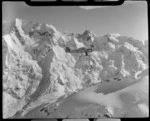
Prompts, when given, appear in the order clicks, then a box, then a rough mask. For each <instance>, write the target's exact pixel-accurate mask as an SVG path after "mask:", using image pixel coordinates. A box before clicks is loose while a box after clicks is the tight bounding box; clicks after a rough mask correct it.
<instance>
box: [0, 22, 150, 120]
mask: <svg viewBox="0 0 150 121" xmlns="http://www.w3.org/2000/svg"><path fill="white" fill-rule="evenodd" d="M3 29H5V27H4V28H3ZM9 30H11V31H10V32H6V33H7V34H4V35H3V37H2V38H3V43H6V45H3V50H6V51H5V52H4V53H3V57H5V63H4V65H3V66H4V68H3V87H4V88H3V93H4V95H3V97H4V98H3V102H5V105H4V106H3V110H4V113H3V117H5V118H8V117H12V116H14V115H15V114H16V113H17V112H18V111H22V110H24V113H22V115H24V114H26V113H27V112H29V111H30V110H31V109H33V108H34V107H36V106H37V105H41V104H43V103H48V104H50V105H51V103H49V102H55V101H57V99H58V98H59V97H61V96H65V97H67V96H68V95H70V94H73V93H75V92H79V91H80V90H83V89H86V88H88V87H90V86H93V85H96V84H99V83H103V82H108V83H109V82H116V81H122V82H128V83H129V85H130V83H133V82H138V80H139V79H142V78H143V77H144V76H146V75H148V68H149V64H148V50H147V49H148V47H147V45H144V44H141V43H142V42H140V41H137V40H134V39H131V38H130V37H126V36H122V35H120V34H108V35H104V36H102V37H98V36H96V35H95V34H94V33H93V32H91V31H89V30H86V31H85V32H83V33H82V34H77V33H65V34H63V33H61V32H59V31H58V30H57V29H56V28H55V27H54V26H53V25H48V24H38V23H32V22H27V21H24V20H20V19H15V22H14V26H12V28H10V29H9ZM66 47H70V49H71V50H78V49H80V48H81V47H85V48H87V49H92V52H88V55H87V56H86V55H85V54H84V53H81V52H78V53H67V52H66V51H65V49H66ZM145 48H147V49H145ZM147 83H148V81H145V80H143V81H141V82H139V83H137V84H135V85H132V86H129V87H126V88H125V89H120V90H119V91H117V92H115V93H109V94H107V95H103V94H96V93H93V92H88V90H87V92H88V93H87V92H86V93H84V95H82V94H81V96H83V97H84V98H82V100H86V101H89V102H93V103H97V104H101V105H105V106H106V107H107V108H108V109H107V110H109V112H110V113H111V114H112V115H115V111H114V110H115V109H114V108H124V104H123V102H122V101H121V99H119V95H121V94H122V93H131V92H130V91H132V92H134V93H135V92H136V91H137V92H138V91H139V85H141V86H143V87H142V88H140V89H141V90H142V91H144V92H146V91H147V90H148V89H147V87H146V84H147ZM106 88H107V86H106ZM144 88H145V89H146V90H145V89H144ZM81 93H82V92H81ZM146 93H147V92H146ZM6 97H8V98H6ZM95 98H97V99H96V100H93V99H95ZM62 100H63V99H62ZM18 102H19V103H20V105H21V106H20V105H18V106H17V105H16V104H17V103H18ZM10 104H11V105H10ZM14 106H16V108H15V109H13V112H11V113H10V112H9V108H11V107H12V108H13V107H14ZM138 109H139V110H140V111H141V112H142V113H143V115H145V116H147V115H148V114H147V113H148V111H149V109H148V108H147V105H145V104H143V103H141V104H138Z"/></svg>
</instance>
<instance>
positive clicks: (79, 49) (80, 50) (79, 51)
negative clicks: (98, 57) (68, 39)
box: [66, 47, 92, 56]
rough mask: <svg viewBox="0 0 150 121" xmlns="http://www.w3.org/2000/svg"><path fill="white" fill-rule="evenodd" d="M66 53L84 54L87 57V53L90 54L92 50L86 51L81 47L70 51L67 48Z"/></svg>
mask: <svg viewBox="0 0 150 121" xmlns="http://www.w3.org/2000/svg"><path fill="white" fill-rule="evenodd" d="M66 52H67V53H85V55H86V56H87V55H88V52H92V49H91V48H89V49H87V48H85V47H81V48H78V49H76V50H71V49H70V48H69V47H66Z"/></svg>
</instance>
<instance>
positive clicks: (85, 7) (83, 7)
mask: <svg viewBox="0 0 150 121" xmlns="http://www.w3.org/2000/svg"><path fill="white" fill-rule="evenodd" d="M137 2H142V1H125V2H124V3H123V4H131V3H137ZM79 7H80V8H82V9H85V10H92V9H97V8H104V7H112V6H79Z"/></svg>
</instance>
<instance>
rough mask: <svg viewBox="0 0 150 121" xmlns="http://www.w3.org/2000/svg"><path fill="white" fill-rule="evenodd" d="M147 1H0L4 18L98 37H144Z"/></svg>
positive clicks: (146, 21)
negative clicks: (55, 3)
mask: <svg viewBox="0 0 150 121" xmlns="http://www.w3.org/2000/svg"><path fill="white" fill-rule="evenodd" d="M147 15H148V14H147V3H146V2H144V1H141V2H135V3H131V4H123V5H120V6H111V7H99V8H95V9H85V8H84V7H79V6H47V7H46V6H44V7H42V6H40V7H33V6H28V5H27V4H26V3H24V2H3V4H2V17H3V20H4V21H9V20H13V19H15V18H19V19H23V20H28V21H33V22H38V23H46V24H53V25H54V26H55V27H56V29H58V30H59V31H60V32H65V31H68V32H74V33H83V32H84V31H85V30H87V29H88V30H91V31H93V32H94V33H95V34H96V35H98V36H103V35H105V34H111V33H119V34H121V35H125V36H129V37H133V38H135V39H139V40H146V39H148V17H147Z"/></svg>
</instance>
